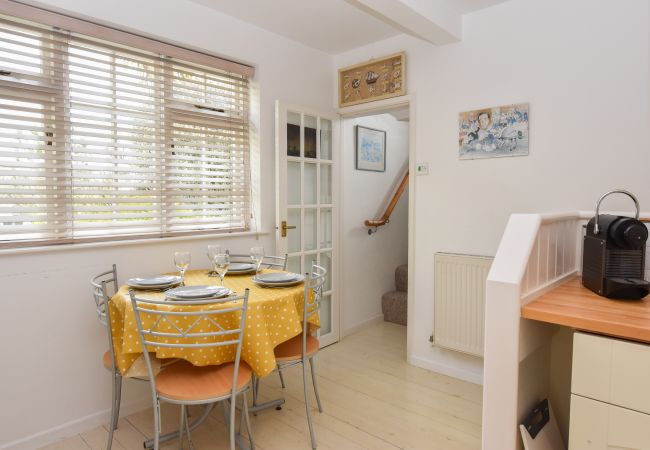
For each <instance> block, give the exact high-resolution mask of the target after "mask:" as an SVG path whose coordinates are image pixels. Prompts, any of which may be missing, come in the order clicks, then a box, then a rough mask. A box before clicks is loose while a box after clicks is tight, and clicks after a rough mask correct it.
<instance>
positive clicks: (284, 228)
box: [282, 220, 296, 237]
mask: <svg viewBox="0 0 650 450" xmlns="http://www.w3.org/2000/svg"><path fill="white" fill-rule="evenodd" d="M294 228H296V227H295V226H294V225H287V221H286V220H283V221H282V237H287V230H293V229H294Z"/></svg>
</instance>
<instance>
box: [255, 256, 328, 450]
mask: <svg viewBox="0 0 650 450" xmlns="http://www.w3.org/2000/svg"><path fill="white" fill-rule="evenodd" d="M326 276H327V270H326V269H325V268H323V267H321V266H318V265H316V264H315V263H314V264H312V268H311V272H310V273H308V274H306V278H305V292H304V307H303V317H302V333H300V334H299V335H298V336H295V337H294V338H292V339H289V340H288V341H286V342H283V343H281V344H280V345H278V346H277V347H275V350H274V353H275V360H276V361H277V363H278V369H279V370H282V369H285V368H287V367H290V366H294V365H298V364H301V365H302V383H303V391H304V394H305V410H306V414H307V425H308V426H309V436H310V438H311V448H312V449H315V448H316V438H315V436H314V427H313V425H312V420H311V410H310V408H309V397H308V395H307V362H309V366H310V368H311V382H312V385H313V388H314V394H315V395H316V403H317V404H318V411H319V412H321V413H322V412H323V407H322V405H321V402H320V396H319V395H318V385H317V383H316V365H315V362H314V358H315V357H316V354H317V353H318V347H319V342H318V337H317V336H313V335H312V334H311V333H310V331H309V324H308V319H309V318H310V317H312V316H313V315H315V314H318V312H319V311H320V306H321V300H322V297H323V285H324V284H325V277H326ZM255 394H256V393H255Z"/></svg>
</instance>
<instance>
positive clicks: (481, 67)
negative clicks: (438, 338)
mask: <svg viewBox="0 0 650 450" xmlns="http://www.w3.org/2000/svg"><path fill="white" fill-rule="evenodd" d="M649 12H650V11H649V4H648V2H647V0H628V1H625V2H611V1H606V0H598V1H594V0H572V1H570V2H567V1H563V0H546V1H539V0H512V1H510V2H506V3H503V4H500V5H497V6H494V7H491V8H488V9H485V10H481V11H478V12H476V13H473V14H470V15H467V16H465V18H464V36H463V40H462V42H460V43H457V44H451V45H447V46H443V47H437V48H436V47H433V46H431V45H428V44H425V43H422V42H419V41H416V40H415V39H413V38H410V37H407V36H398V37H396V38H392V39H389V40H386V41H382V42H379V43H376V44H373V45H370V46H367V47H363V48H360V49H357V50H354V51H351V52H348V53H345V54H342V55H338V56H337V57H335V67H336V68H338V67H342V66H345V65H349V64H352V63H355V62H358V61H363V60H365V59H368V58H370V57H379V56H382V55H385V54H389V53H392V52H396V51H401V50H406V51H407V63H406V68H407V77H408V79H407V82H408V84H407V87H408V91H409V92H410V93H411V94H412V95H414V96H415V99H416V100H415V102H416V103H415V104H416V114H415V117H413V118H412V120H415V127H416V132H415V145H416V160H417V161H418V162H420V161H428V162H429V163H430V169H431V173H430V175H429V176H421V177H417V178H416V182H415V192H414V193H411V194H412V195H415V203H416V205H415V247H416V254H415V267H414V273H415V289H414V291H415V292H414V297H415V307H414V311H413V315H411V316H410V317H412V318H414V319H415V321H414V323H413V327H412V329H410V330H409V333H410V337H411V338H412V345H411V354H410V355H409V357H410V360H411V361H412V362H413V363H415V364H417V365H421V366H424V367H428V368H432V369H434V370H440V371H443V372H447V373H450V374H453V375H457V376H462V377H464V378H466V379H469V380H475V381H480V380H481V377H482V363H481V360H479V359H474V358H468V357H465V356H463V355H458V354H454V353H453V352H446V351H443V350H441V349H436V348H432V347H431V346H430V344H429V342H428V338H429V335H430V334H431V331H432V326H433V300H432V299H433V281H432V273H433V272H432V271H433V254H434V253H435V252H438V251H451V252H461V253H473V254H485V255H494V253H495V251H496V247H497V245H498V242H499V238H500V236H501V233H502V231H503V228H504V226H505V223H506V221H507V219H508V216H509V215H510V213H512V212H530V211H551V210H560V211H561V210H576V209H578V210H579V209H583V210H589V209H591V210H593V209H594V205H595V201H596V200H597V199H598V197H599V196H600V194H602V193H603V192H605V191H607V190H608V189H611V188H615V187H621V188H625V189H628V190H630V191H632V192H634V193H636V194H637V195H638V197H639V201H640V202H641V206H642V209H643V208H644V209H647V205H649V204H650V179H649V178H648V175H647V169H648V167H649V165H650V151H649V149H648V146H649V144H648V138H647V135H648V131H649V129H650V121H649V119H650V117H649V113H648V106H649V98H648V94H649V90H648V85H649V83H650V82H649V80H650V73H649V67H648V64H649V45H648V36H649V31H650V30H649ZM517 102H529V103H530V155H529V156H527V157H518V158H501V159H493V160H473V161H459V159H458V131H457V121H458V113H459V112H461V111H467V110H472V109H477V108H481V107H488V106H496V105H501V104H508V103H517ZM631 206H632V205H630V202H629V200H627V199H625V198H620V199H617V198H616V197H614V198H612V199H611V200H607V201H606V207H607V208H609V207H611V208H612V209H622V210H630V209H631ZM410 328H411V327H410ZM411 333H412V334H411Z"/></svg>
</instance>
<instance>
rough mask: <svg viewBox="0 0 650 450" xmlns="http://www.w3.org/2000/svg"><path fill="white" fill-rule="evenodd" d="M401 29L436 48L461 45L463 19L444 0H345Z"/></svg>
mask: <svg viewBox="0 0 650 450" xmlns="http://www.w3.org/2000/svg"><path fill="white" fill-rule="evenodd" d="M346 1H347V2H348V3H350V4H351V5H353V6H356V7H357V8H359V9H361V10H362V11H364V12H366V13H368V14H370V15H372V16H374V17H376V18H378V19H380V20H382V21H383V22H385V23H387V24H389V25H391V26H393V27H395V28H397V29H398V30H400V31H402V32H404V33H407V34H410V35H411V36H415V37H417V38H419V39H423V40H425V41H427V42H430V43H432V44H436V45H442V44H449V43H452V42H458V41H460V39H461V36H462V17H461V15H460V14H458V13H455V12H453V11H449V9H448V8H446V7H445V1H444V0H346Z"/></svg>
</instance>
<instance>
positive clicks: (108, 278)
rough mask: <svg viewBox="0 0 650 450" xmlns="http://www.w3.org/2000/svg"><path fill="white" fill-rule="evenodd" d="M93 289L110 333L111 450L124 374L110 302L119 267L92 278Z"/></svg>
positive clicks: (107, 354) (99, 314) (107, 356)
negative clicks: (117, 355)
mask: <svg viewBox="0 0 650 450" xmlns="http://www.w3.org/2000/svg"><path fill="white" fill-rule="evenodd" d="M90 284H91V286H92V289H93V298H94V300H95V306H96V311H97V317H98V319H99V322H100V323H101V324H102V325H104V326H105V327H106V331H107V333H108V350H106V351H105V352H104V355H103V357H102V364H103V365H104V367H105V368H106V369H107V370H108V371H110V372H111V375H112V378H113V389H112V391H113V394H112V400H111V424H110V427H109V429H108V443H107V444H106V448H107V449H108V450H111V447H112V445H113V432H114V431H115V429H117V421H118V418H119V415H120V400H121V398H122V374H120V371H119V370H118V368H117V363H116V361H115V351H114V348H113V331H112V325H111V316H110V310H109V307H108V302H109V300H110V299H111V297H112V296H113V295H114V294H115V293H116V292H117V290H118V288H119V285H118V282H117V267H116V266H115V264H113V267H112V269H111V270H107V271H106V272H102V273H100V274H99V275H95V276H94V277H92V278H91V279H90Z"/></svg>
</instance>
